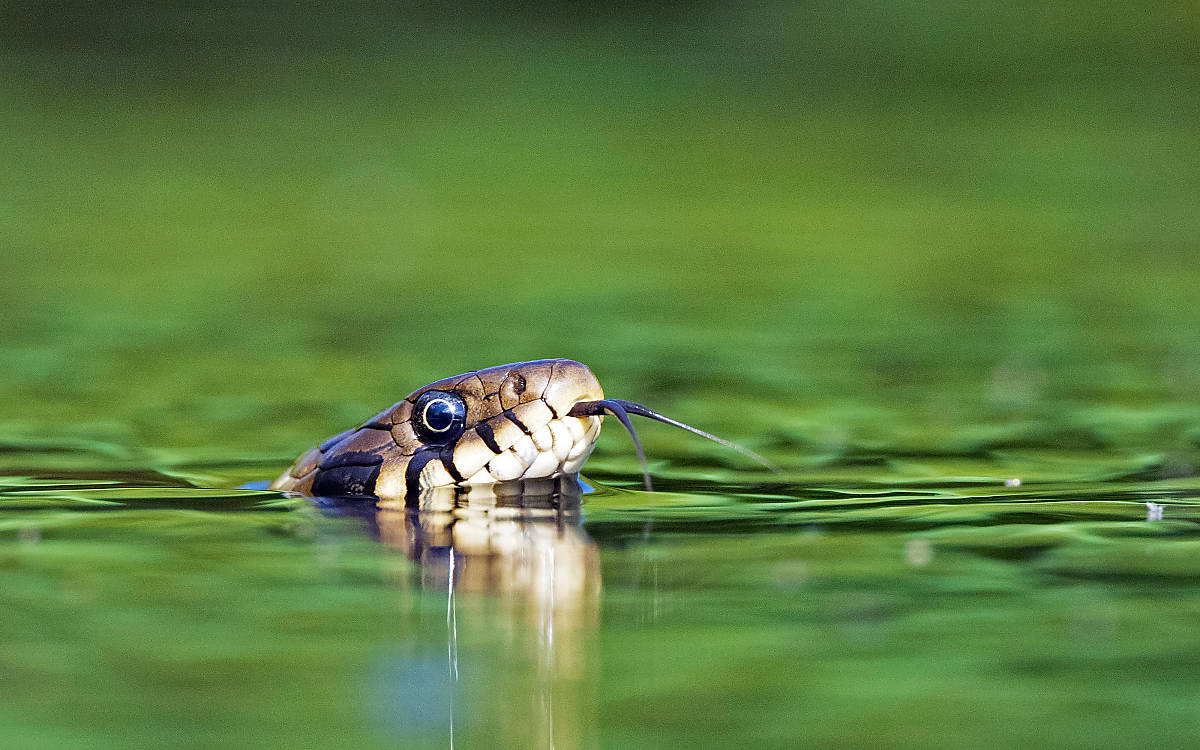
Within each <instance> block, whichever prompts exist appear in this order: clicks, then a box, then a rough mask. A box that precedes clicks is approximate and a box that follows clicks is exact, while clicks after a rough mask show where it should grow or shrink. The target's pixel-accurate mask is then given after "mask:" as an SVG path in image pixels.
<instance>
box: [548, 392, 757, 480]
mask: <svg viewBox="0 0 1200 750" xmlns="http://www.w3.org/2000/svg"><path fill="white" fill-rule="evenodd" d="M605 413H608V414H611V415H613V416H614V417H616V418H617V419H618V420H620V422H621V424H622V425H624V426H625V429H626V430H628V431H629V437H630V438H631V439H632V440H633V448H634V450H636V451H637V457H638V461H640V462H641V464H642V479H643V481H644V482H645V485H646V490H647V491H649V492H653V491H654V486H653V485H652V484H651V482H650V469H649V468H648V467H647V466H646V452H645V451H644V450H642V442H641V441H640V440H638V436H637V432H636V431H635V430H634V429H633V422H631V421H629V415H630V414H634V415H636V416H639V417H646V418H647V419H653V420H654V421H656V422H662V423H663V424H669V425H671V426H672V427H678V428H679V429H681V430H686V431H688V432H690V433H692V434H694V435H699V436H700V437H702V438H706V439H708V440H711V441H713V442H714V443H719V444H721V445H723V446H725V447H726V448H731V449H733V450H735V451H737V452H738V453H741V454H742V455H743V456H746V457H747V458H749V459H752V460H754V461H756V462H758V463H760V464H762V465H763V466H765V467H767V468H768V469H770V470H771V471H774V472H778V471H779V467H778V466H776V465H775V464H773V463H771V462H770V461H768V460H767V459H766V458H764V457H762V456H760V455H759V454H757V453H755V452H754V451H752V450H750V449H749V448H745V447H742V446H740V445H738V444H737V443H733V442H730V441H728V440H726V439H725V438H719V437H717V436H716V435H713V434H711V433H708V432H705V431H704V430H701V429H697V428H695V427H692V426H691V425H690V424H684V423H683V422H680V421H679V420H677V419H672V418H670V417H668V416H667V415H665V414H659V413H658V412H656V411H654V410H653V409H649V408H647V407H645V406H642V405H641V404H639V403H636V402H633V401H626V400H625V399H621V398H602V399H597V400H595V401H579V402H577V403H576V404H575V405H574V406H572V407H571V410H570V411H569V412H567V416H571V417H597V416H603V415H604V414H605Z"/></svg>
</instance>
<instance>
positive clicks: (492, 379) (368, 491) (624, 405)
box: [271, 359, 770, 503]
mask: <svg viewBox="0 0 1200 750" xmlns="http://www.w3.org/2000/svg"><path fill="white" fill-rule="evenodd" d="M606 412H607V413H609V414H612V415H613V416H615V417H617V419H619V420H620V421H621V422H622V424H624V425H625V427H626V428H627V429H628V430H629V432H630V434H631V435H632V436H633V440H634V446H635V448H636V449H637V452H638V457H639V458H641V459H642V464H643V468H644V466H645V457H644V456H643V454H642V448H641V445H640V444H639V443H638V441H637V436H636V435H635V434H634V433H633V426H632V425H631V424H630V422H629V416H628V415H629V414H636V415H639V416H644V417H649V418H651V419H655V420H658V421H660V422H665V423H667V424H671V425H674V426H676V427H681V428H683V429H686V430H689V431H691V432H694V433H696V434H699V435H702V436H704V437H707V438H709V439H712V440H715V441H717V442H719V443H722V444H724V445H728V446H731V447H733V448H735V449H737V450H739V451H741V452H743V453H745V454H747V455H749V456H751V457H752V458H755V459H756V460H758V461H760V462H762V463H764V464H766V465H768V466H769V465H770V464H769V463H768V462H767V461H766V460H765V459H762V458H761V457H759V456H758V455H757V454H754V453H752V452H750V451H747V450H745V449H744V448H740V447H739V446H735V445H733V444H732V443H728V442H727V441H725V440H722V439H720V438H717V437H714V436H712V435H709V434H708V433H706V432H703V431H701V430H697V429H696V428H694V427H689V426H688V425H685V424H683V423H682V422H677V421H675V420H673V419H671V418H669V417H665V416H663V415H661V414H658V413H656V412H653V411H651V410H649V409H647V408H646V407H644V406H641V405H640V404H635V403H633V402H631V401H623V400H620V399H606V398H604V392H603V390H602V389H601V388H600V383H599V382H598V381H597V380H596V376H595V375H593V374H592V371H591V370H589V369H588V368H587V367H586V366H585V365H582V364H580V363H579V362H575V361H572V360H569V359H541V360H535V361H532V362H518V363H515V364H510V365H500V366H498V367H489V368H487V369H485V370H476V371H474V372H468V373H464V374H462V375H457V376H455V377H452V378H446V379H444V380H439V381H437V382H434V383H430V384H429V385H427V386H425V387H423V388H418V389H417V390H415V391H413V392H412V393H411V394H409V396H408V397H407V398H405V399H404V400H403V401H401V402H399V403H397V404H395V405H394V406H392V407H390V408H388V409H386V410H384V411H382V412H380V413H379V414H377V415H375V416H374V417H372V418H371V419H369V420H367V421H366V422H365V423H364V424H363V425H361V426H360V427H357V428H355V429H352V430H347V431H346V432H343V433H341V434H339V435H335V436H334V437H331V438H329V439H328V440H326V441H325V442H323V443H321V444H320V445H319V446H317V447H315V448H312V449H310V450H309V451H307V452H306V453H304V454H303V455H302V456H300V458H298V459H296V462H295V463H294V464H292V466H291V468H289V469H288V470H287V471H286V472H284V473H283V474H282V475H281V476H280V477H279V478H278V479H276V480H275V481H274V482H273V483H272V484H271V489H275V490H284V491H292V492H299V493H302V494H306V495H314V496H326V497H348V496H374V497H378V498H381V499H385V500H393V501H399V500H405V501H407V502H409V503H415V502H417V499H418V497H419V496H420V495H421V494H422V493H423V492H425V491H426V490H428V489H430V488H434V487H451V486H465V485H479V484H492V483H495V482H503V481H511V480H518V479H535V478H542V477H556V476H562V475H568V474H575V473H577V472H578V471H579V469H580V467H581V466H583V462H584V461H585V460H586V459H587V457H588V455H589V454H590V453H591V452H592V448H593V447H595V444H596V437H597V436H598V435H599V434H600V422H601V419H602V416H603V415H604V414H605V413H606ZM646 487H647V489H649V488H650V478H649V475H648V474H647V475H646Z"/></svg>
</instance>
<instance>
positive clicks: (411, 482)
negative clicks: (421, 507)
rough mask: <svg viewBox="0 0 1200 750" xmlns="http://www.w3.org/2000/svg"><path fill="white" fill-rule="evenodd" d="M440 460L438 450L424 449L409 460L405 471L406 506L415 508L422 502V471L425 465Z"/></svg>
mask: <svg viewBox="0 0 1200 750" xmlns="http://www.w3.org/2000/svg"><path fill="white" fill-rule="evenodd" d="M437 458H439V456H438V450H437V448H428V447H426V448H422V449H421V450H419V451H417V452H416V453H415V454H414V455H413V457H412V458H410V459H408V467H407V468H406V469H405V470H404V504H405V505H407V506H409V507H412V508H415V507H417V504H418V503H419V502H420V500H421V471H422V470H423V469H424V468H425V464H427V463H429V462H430V461H433V460H435V459H437Z"/></svg>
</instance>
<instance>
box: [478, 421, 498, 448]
mask: <svg viewBox="0 0 1200 750" xmlns="http://www.w3.org/2000/svg"><path fill="white" fill-rule="evenodd" d="M475 432H476V433H478V434H479V437H480V438H482V439H483V444H484V445H486V446H487V447H488V450H490V451H491V452H492V453H495V454H496V455H497V456H499V455H500V454H501V453H503V452H504V451H503V450H501V449H500V444H499V443H497V442H496V433H495V431H493V430H492V426H491V425H490V424H488V423H487V422H480V423H479V424H477V425H475Z"/></svg>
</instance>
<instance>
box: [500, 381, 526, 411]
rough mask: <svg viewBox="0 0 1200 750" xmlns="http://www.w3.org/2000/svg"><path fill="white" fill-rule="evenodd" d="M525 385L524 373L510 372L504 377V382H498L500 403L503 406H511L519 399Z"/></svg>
mask: <svg viewBox="0 0 1200 750" xmlns="http://www.w3.org/2000/svg"><path fill="white" fill-rule="evenodd" d="M527 387H528V386H527V385H526V383H525V376H524V375H522V374H521V373H519V372H510V373H509V374H508V375H507V376H506V377H505V378H504V382H503V383H501V384H500V401H501V403H502V404H504V405H505V408H511V406H513V405H515V404H517V403H518V402H519V401H520V400H521V394H523V393H524V392H525V389H526V388H527Z"/></svg>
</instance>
